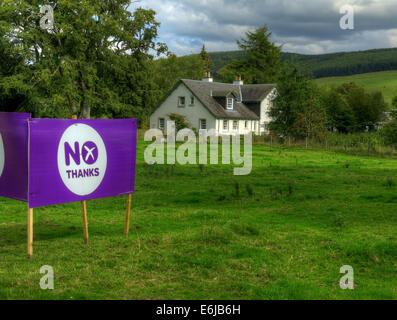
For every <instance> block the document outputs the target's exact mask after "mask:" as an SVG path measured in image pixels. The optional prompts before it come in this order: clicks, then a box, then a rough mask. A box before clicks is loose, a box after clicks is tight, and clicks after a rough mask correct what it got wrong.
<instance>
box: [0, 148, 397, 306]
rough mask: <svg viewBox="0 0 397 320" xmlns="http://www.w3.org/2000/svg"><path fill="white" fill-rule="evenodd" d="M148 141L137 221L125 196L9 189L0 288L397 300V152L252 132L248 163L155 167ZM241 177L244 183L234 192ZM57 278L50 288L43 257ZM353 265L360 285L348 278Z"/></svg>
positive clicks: (109, 294)
mask: <svg viewBox="0 0 397 320" xmlns="http://www.w3.org/2000/svg"><path fill="white" fill-rule="evenodd" d="M144 149H145V144H144V143H143V142H141V141H140V142H139V145H138V162H137V179H136V194H135V195H134V197H133V216H132V224H133V228H132V231H131V234H130V236H129V237H128V238H126V237H125V236H123V224H124V210H125V197H115V198H108V199H100V200H92V201H88V202H87V207H88V220H89V232H90V242H89V244H88V245H84V244H83V235H82V227H81V224H82V223H81V215H80V204H79V203H72V204H65V205H58V206H52V207H45V208H39V209H36V210H35V256H34V258H33V259H32V260H28V259H26V205H24V204H22V203H19V202H17V201H12V200H7V199H3V198H2V199H0V211H1V214H0V257H1V259H0V299H71V300H73V299H396V298H397V277H396V261H397V232H396V230H397V215H396V210H397V184H396V181H397V179H396V171H397V162H396V159H395V158H375V157H356V156H350V155H343V154H337V153H333V152H324V151H309V150H299V149H290V150H285V149H270V148H269V147H267V146H263V145H259V146H258V145H255V146H254V150H253V171H252V174H251V175H249V176H242V177H236V176H233V174H232V166H231V165H209V166H204V167H199V166H196V165H188V166H180V165H176V166H167V165H158V166H152V167H150V166H148V165H145V164H144V161H143V153H144ZM236 183H238V186H239V189H238V191H236V186H237V184H236ZM43 265H50V266H52V267H53V268H54V272H55V273H54V275H55V280H54V282H55V289H54V290H41V289H40V286H39V281H40V278H41V276H42V275H41V274H40V273H39V270H40V267H41V266H43ZM343 265H351V266H353V268H354V271H355V274H354V279H355V286H356V287H355V290H341V289H340V288H339V285H338V281H339V279H340V277H341V275H340V274H339V269H340V267H341V266H343Z"/></svg>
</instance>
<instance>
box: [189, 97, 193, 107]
mask: <svg viewBox="0 0 397 320" xmlns="http://www.w3.org/2000/svg"><path fill="white" fill-rule="evenodd" d="M190 105H191V106H194V97H193V96H191V97H190Z"/></svg>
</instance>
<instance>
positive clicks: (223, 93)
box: [212, 90, 237, 98]
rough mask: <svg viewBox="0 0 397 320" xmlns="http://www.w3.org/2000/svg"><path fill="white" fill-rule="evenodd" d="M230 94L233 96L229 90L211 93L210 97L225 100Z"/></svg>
mask: <svg viewBox="0 0 397 320" xmlns="http://www.w3.org/2000/svg"><path fill="white" fill-rule="evenodd" d="M231 94H232V95H234V93H233V91H231V90H222V91H212V96H213V97H219V98H225V97H228V96H230V95H231ZM236 98H237V97H236Z"/></svg>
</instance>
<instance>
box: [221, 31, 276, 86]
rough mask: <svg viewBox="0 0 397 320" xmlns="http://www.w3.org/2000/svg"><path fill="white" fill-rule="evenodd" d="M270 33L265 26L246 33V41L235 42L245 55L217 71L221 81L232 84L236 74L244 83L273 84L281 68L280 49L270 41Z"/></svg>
mask: <svg viewBox="0 0 397 320" xmlns="http://www.w3.org/2000/svg"><path fill="white" fill-rule="evenodd" d="M271 35H272V34H271V32H269V31H268V29H267V26H266V25H265V26H263V27H262V28H259V29H256V30H255V31H254V32H247V33H246V39H241V41H237V45H238V46H239V48H240V49H241V50H243V52H244V53H245V58H244V59H243V60H232V62H231V63H230V64H228V65H226V66H225V67H224V68H222V69H221V70H220V71H219V74H220V76H221V77H222V80H224V81H225V82H232V81H233V79H234V78H235V76H236V75H237V74H241V75H242V76H243V78H244V81H245V82H246V83H251V84H260V83H275V82H277V80H278V77H279V75H280V70H281V67H282V62H281V47H278V46H276V45H275V44H274V43H273V42H271V41H270V38H271Z"/></svg>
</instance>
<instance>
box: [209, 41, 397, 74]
mask: <svg viewBox="0 0 397 320" xmlns="http://www.w3.org/2000/svg"><path fill="white" fill-rule="evenodd" d="M210 56H211V58H212V60H213V62H214V68H213V72H214V73H215V75H216V74H217V71H218V70H219V69H221V68H222V67H223V66H224V65H225V64H228V63H229V62H230V61H231V60H232V59H237V60H241V59H243V58H244V53H243V52H242V51H229V52H212V53H210ZM282 59H283V60H292V59H294V61H295V62H298V63H299V64H300V65H301V67H302V69H303V71H304V72H305V73H307V74H309V75H312V76H313V77H315V78H323V77H333V76H348V75H354V74H361V73H368V72H377V71H388V70H397V48H395V49H375V50H368V51H358V52H338V53H330V54H322V55H302V54H295V53H286V52H283V53H282Z"/></svg>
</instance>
